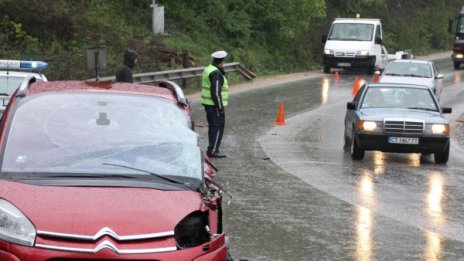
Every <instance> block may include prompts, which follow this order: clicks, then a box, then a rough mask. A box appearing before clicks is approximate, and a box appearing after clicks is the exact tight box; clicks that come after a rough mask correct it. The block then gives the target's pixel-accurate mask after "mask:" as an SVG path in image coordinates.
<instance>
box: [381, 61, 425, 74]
mask: <svg viewBox="0 0 464 261" xmlns="http://www.w3.org/2000/svg"><path fill="white" fill-rule="evenodd" d="M383 74H384V75H390V76H406V77H418V78H432V67H431V65H430V64H427V63H409V62H391V63H389V64H388V66H387V68H385V71H384V72H383Z"/></svg>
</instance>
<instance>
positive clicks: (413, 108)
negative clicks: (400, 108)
mask: <svg viewBox="0 0 464 261" xmlns="http://www.w3.org/2000/svg"><path fill="white" fill-rule="evenodd" d="M408 109H411V110H424V111H437V110H434V109H430V108H424V107H408Z"/></svg>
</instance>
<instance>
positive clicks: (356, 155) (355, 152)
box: [350, 127, 364, 160]
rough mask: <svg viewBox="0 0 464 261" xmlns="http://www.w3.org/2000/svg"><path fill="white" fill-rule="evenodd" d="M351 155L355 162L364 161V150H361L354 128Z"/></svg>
mask: <svg viewBox="0 0 464 261" xmlns="http://www.w3.org/2000/svg"><path fill="white" fill-rule="evenodd" d="M350 153H351V159H353V160H362V159H363V158H364V150H363V149H361V148H359V145H358V142H357V141H356V139H355V136H354V127H353V134H352V135H351V144H350Z"/></svg>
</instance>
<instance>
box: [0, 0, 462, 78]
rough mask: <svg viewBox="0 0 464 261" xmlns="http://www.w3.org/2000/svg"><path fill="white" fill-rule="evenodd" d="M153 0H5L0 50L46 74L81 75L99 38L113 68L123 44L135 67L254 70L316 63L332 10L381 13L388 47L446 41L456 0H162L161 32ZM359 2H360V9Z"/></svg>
mask: <svg viewBox="0 0 464 261" xmlns="http://www.w3.org/2000/svg"><path fill="white" fill-rule="evenodd" d="M151 2H152V1H151V0H139V1H136V0H118V1H116V0H113V1H110V0H2V1H0V57H1V58H2V59H19V58H20V57H29V58H30V57H32V58H35V57H38V58H42V59H44V60H46V61H47V62H49V64H50V68H49V69H48V70H47V75H48V76H49V78H50V79H84V78H88V77H92V76H93V72H87V71H86V69H85V49H86V48H89V47H97V46H98V47H105V48H107V51H108V69H107V70H106V71H105V72H103V75H112V74H113V72H114V71H115V68H116V67H117V66H118V65H119V64H120V63H121V62H122V58H121V56H122V53H123V52H124V49H126V48H131V49H134V50H137V51H138V52H139V54H140V64H139V66H138V67H137V68H136V72H147V71H157V70H164V69H168V68H179V67H182V55H181V54H182V52H188V53H189V55H190V56H191V59H190V65H191V66H202V65H205V64H206V63H208V62H209V60H210V57H209V54H210V53H211V52H212V51H213V50H217V49H224V50H227V51H228V52H229V53H230V57H229V61H238V62H240V63H242V64H244V65H246V66H247V67H248V68H250V69H251V70H253V71H254V72H256V73H257V74H258V75H263V74H271V73H280V72H294V71H303V70H308V69H315V68H320V62H321V51H322V43H321V36H322V35H323V34H327V31H328V28H329V26H330V23H331V21H332V20H333V19H334V18H335V17H354V16H355V14H356V13H360V14H361V16H362V17H376V18H381V19H382V22H383V27H384V43H385V45H386V46H387V48H388V50H389V51H390V52H393V51H395V50H401V49H412V50H413V52H414V53H416V54H427V53H430V52H433V51H437V50H449V49H450V48H451V43H452V35H451V34H448V33H447V26H448V23H447V21H448V17H450V16H455V15H456V14H457V12H458V10H459V9H460V7H461V5H462V2H461V1H460V0H360V1H347V0H326V1H324V0H234V1H228V0H204V1H185V0H164V1H161V0H159V1H157V3H158V4H160V5H163V6H164V7H165V13H166V14H165V25H166V27H165V31H166V34H165V35H154V34H153V33H152V31H151V28H152V25H151V23H152V20H151V14H152V11H151V8H150V4H151ZM361 10H362V11H361Z"/></svg>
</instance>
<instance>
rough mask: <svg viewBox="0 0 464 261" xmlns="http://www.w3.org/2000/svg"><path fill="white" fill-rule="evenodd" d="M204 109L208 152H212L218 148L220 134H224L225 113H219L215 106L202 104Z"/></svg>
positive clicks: (220, 138)
mask: <svg viewBox="0 0 464 261" xmlns="http://www.w3.org/2000/svg"><path fill="white" fill-rule="evenodd" d="M203 106H205V111H206V120H207V121H208V140H209V145H208V152H209V153H213V152H215V151H218V150H219V146H220V145H221V140H222V135H223V134H224V126H225V123H226V115H225V114H224V113H219V111H218V110H217V108H216V106H210V105H203Z"/></svg>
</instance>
